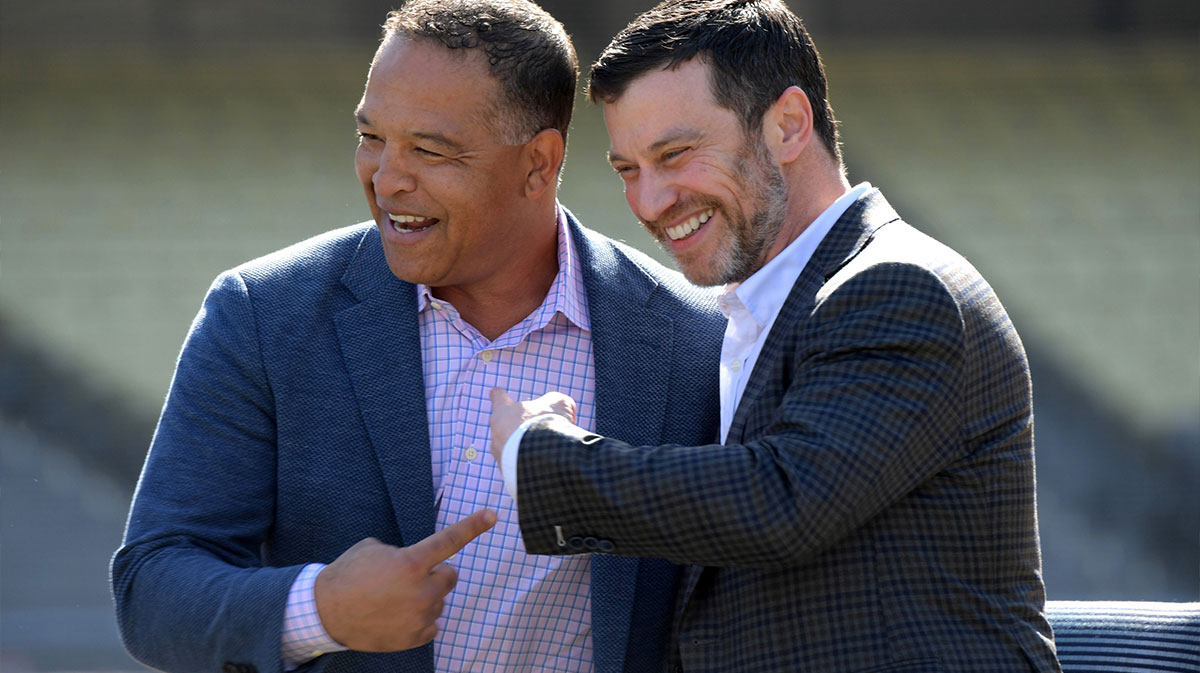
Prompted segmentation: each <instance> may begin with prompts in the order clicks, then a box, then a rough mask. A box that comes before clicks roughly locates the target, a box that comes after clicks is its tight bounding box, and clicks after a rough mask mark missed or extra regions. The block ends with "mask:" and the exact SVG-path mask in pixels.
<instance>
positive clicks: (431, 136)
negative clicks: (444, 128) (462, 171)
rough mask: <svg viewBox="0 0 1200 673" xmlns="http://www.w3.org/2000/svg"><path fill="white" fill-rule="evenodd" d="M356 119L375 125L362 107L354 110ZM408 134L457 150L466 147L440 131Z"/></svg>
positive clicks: (361, 124)
mask: <svg viewBox="0 0 1200 673" xmlns="http://www.w3.org/2000/svg"><path fill="white" fill-rule="evenodd" d="M354 119H355V121H357V122H358V124H359V125H360V126H374V124H372V123H371V120H370V119H368V118H367V114H366V113H365V112H363V110H362V109H361V108H360V109H358V110H355V111H354ZM408 135H411V136H412V137H414V138H420V139H421V140H427V141H429V142H431V143H436V144H438V145H441V146H443V147H445V148H448V149H450V150H453V151H455V152H462V151H465V147H464V146H463V145H462V143H458V142H455V141H453V140H451V139H450V138H447V137H446V136H444V135H442V134H440V133H433V132H430V131H409V132H408Z"/></svg>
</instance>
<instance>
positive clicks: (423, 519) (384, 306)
mask: <svg viewBox="0 0 1200 673" xmlns="http://www.w3.org/2000/svg"><path fill="white" fill-rule="evenodd" d="M342 282H343V284H345V285H346V287H347V288H349V289H350V291H351V292H353V293H354V295H355V296H356V297H357V298H358V299H359V303H358V304H356V305H354V306H351V307H349V308H347V309H344V310H342V311H340V312H338V313H337V314H335V315H334V322H335V324H336V326H337V332H338V339H339V342H340V344H341V349H342V358H343V360H344V361H345V363H346V369H347V370H348V371H349V372H350V379H351V381H352V383H353V386H354V392H355V396H356V397H357V399H358V407H359V410H360V411H361V413H362V420H363V423H364V425H366V428H367V435H368V436H369V437H370V440H371V445H372V447H373V448H374V449H375V455H376V457H377V458H378V460H379V466H380V469H381V470H382V472H383V478H384V482H385V483H386V484H387V488H388V495H389V496H390V499H391V502H392V508H393V512H394V514H395V517H396V523H397V525H398V527H399V529H400V534H401V536H402V538H403V539H402V540H400V542H401V543H403V544H405V545H410V544H413V543H414V542H417V541H418V540H422V539H424V538H426V537H428V536H430V535H432V534H433V528H434V512H433V474H432V465H431V460H432V458H431V456H430V450H429V423H428V421H427V419H426V409H425V386H424V383H423V377H422V369H421V340H420V336H419V332H418V328H417V300H416V288H415V286H413V285H412V284H409V283H405V282H402V281H400V280H399V279H397V278H396V277H395V276H394V275H393V274H392V272H391V270H389V269H388V266H387V260H386V259H385V258H384V254H383V247H382V244H381V242H380V239H379V232H378V231H377V230H375V229H371V230H370V231H368V232H367V233H366V234H365V235H364V236H363V240H362V243H361V244H360V245H359V249H358V252H357V253H356V255H355V258H354V260H353V261H352V262H351V263H350V266H349V267H347V270H346V273H345V275H344V276H343V277H342ZM389 542H392V541H389Z"/></svg>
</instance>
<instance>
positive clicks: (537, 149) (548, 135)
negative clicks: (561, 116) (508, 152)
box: [524, 129, 566, 199]
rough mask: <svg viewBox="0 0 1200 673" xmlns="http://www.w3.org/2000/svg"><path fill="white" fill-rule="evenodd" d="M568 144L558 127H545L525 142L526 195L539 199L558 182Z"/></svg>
mask: <svg viewBox="0 0 1200 673" xmlns="http://www.w3.org/2000/svg"><path fill="white" fill-rule="evenodd" d="M565 154H566V144H565V143H564V142H563V137H562V134H561V133H559V132H558V130H557V129H543V130H541V131H539V132H538V134H537V135H535V136H534V137H533V139H532V140H530V141H529V142H527V143H525V149H524V156H525V159H526V163H525V165H526V166H527V167H528V169H529V172H528V173H527V174H526V175H525V196H527V197H529V198H531V199H537V198H540V197H541V196H542V194H544V193H545V191H546V190H547V189H549V188H550V187H553V186H555V185H557V184H558V169H559V168H561V167H562V162H563V156H564V155H565Z"/></svg>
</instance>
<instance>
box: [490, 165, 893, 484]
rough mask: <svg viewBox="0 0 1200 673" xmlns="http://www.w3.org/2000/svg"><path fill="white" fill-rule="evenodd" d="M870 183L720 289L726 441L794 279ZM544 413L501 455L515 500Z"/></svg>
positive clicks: (514, 437) (521, 429) (723, 431)
mask: <svg viewBox="0 0 1200 673" xmlns="http://www.w3.org/2000/svg"><path fill="white" fill-rule="evenodd" d="M870 189H871V184H870V183H868V182H862V183H859V184H858V185H857V186H855V187H854V188H853V189H850V190H848V191H846V193H844V194H842V195H841V196H840V197H838V199H837V200H836V201H834V202H833V203H832V204H831V205H830V206H829V207H828V208H826V209H825V210H824V211H823V212H822V213H821V214H820V215H818V216H817V218H816V219H815V220H813V221H812V222H811V223H810V224H809V225H808V226H807V227H805V229H804V231H802V232H800V235H799V236H797V237H796V240H794V241H792V242H791V243H789V244H788V246H787V247H786V248H784V249H783V250H782V251H780V253H779V254H778V255H776V256H775V257H773V258H771V259H770V260H769V261H768V262H767V263H766V264H764V265H763V267H762V268H761V269H759V270H758V271H756V272H754V273H753V274H752V275H751V276H750V277H749V278H747V279H746V280H744V281H742V282H741V283H734V284H731V285H729V286H727V287H726V289H725V293H724V294H723V295H721V298H720V307H721V312H722V313H724V314H725V317H726V318H727V319H728V320H729V322H728V324H727V325H726V326H725V340H724V342H723V343H722V344H721V381H720V392H721V443H724V442H725V437H726V435H728V434H729V425H730V423H731V422H732V421H733V412H734V410H736V409H737V405H738V403H739V402H741V399H742V393H743V392H745V390H746V381H748V380H749V378H750V372H751V371H752V370H753V369H754V363H755V362H756V361H757V360H758V355H759V353H760V352H762V347H763V343H764V342H766V340H767V334H769V333H770V332H771V326H772V325H773V324H775V318H776V316H778V315H779V311H780V309H782V308H783V302H784V301H785V300H786V299H787V296H788V293H789V292H791V290H792V285H794V284H795V282H796V279H797V278H799V277H800V272H801V271H803V270H804V267H805V266H806V265H807V264H808V261H809V259H811V258H812V255H813V252H815V251H816V249H817V246H819V245H820V244H821V241H823V240H825V235H826V234H828V233H829V230H830V229H832V228H833V225H834V224H836V223H837V221H838V218H840V217H841V216H842V214H843V213H845V212H846V209H848V208H849V207H850V205H851V204H853V203H854V202H855V201H857V200H858V199H859V198H861V197H862V195H863V194H865V193H867V191H868V190H870ZM647 402H649V400H647ZM540 418H542V417H541V416H538V417H536V418H531V419H528V420H526V421H525V422H524V423H522V424H521V425H520V427H518V428H517V429H516V431H514V432H513V433H512V434H511V435H509V438H508V441H506V442H505V443H504V449H503V450H502V452H501V455H500V472H501V474H502V475H503V477H504V488H505V490H507V491H508V494H509V495H510V496H512V498H513V500H516V498H517V453H518V451H519V449H520V445H521V438H522V437H524V436H525V430H526V429H527V428H529V426H530V425H531V424H532V423H534V422H535V421H537V420H539V419H540Z"/></svg>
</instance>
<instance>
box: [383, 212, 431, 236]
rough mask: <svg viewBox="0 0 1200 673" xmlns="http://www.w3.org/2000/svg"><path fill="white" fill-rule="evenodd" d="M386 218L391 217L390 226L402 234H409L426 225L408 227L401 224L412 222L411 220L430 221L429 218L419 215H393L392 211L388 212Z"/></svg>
mask: <svg viewBox="0 0 1200 673" xmlns="http://www.w3.org/2000/svg"><path fill="white" fill-rule="evenodd" d="M388 218H389V219H391V221H392V228H393V229H395V230H396V231H398V232H400V233H402V234H410V233H412V232H414V231H417V230H419V229H423V228H424V227H425V226H428V225H422V226H420V227H417V228H416V229H409V228H407V227H404V226H402V225H405V224H412V223H413V222H430V221H431V220H430V218H428V217H422V216H419V215H393V214H392V213H388Z"/></svg>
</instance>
